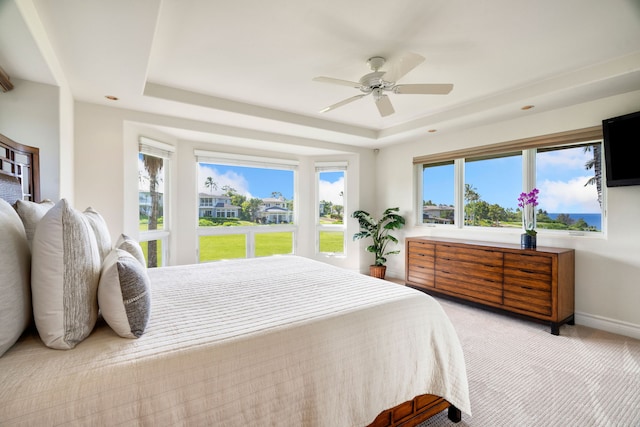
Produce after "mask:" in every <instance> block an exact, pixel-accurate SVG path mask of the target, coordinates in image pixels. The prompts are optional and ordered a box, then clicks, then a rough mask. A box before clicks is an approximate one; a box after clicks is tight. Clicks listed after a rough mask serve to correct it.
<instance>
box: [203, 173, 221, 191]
mask: <svg viewBox="0 0 640 427" xmlns="http://www.w3.org/2000/svg"><path fill="white" fill-rule="evenodd" d="M204 186H205V187H207V188H208V189H209V192H210V193H211V194H212V195H213V190H217V189H218V184H217V183H216V182H215V181H214V180H213V178H211V177H210V176H208V177H207V179H206V180H205V181H204Z"/></svg>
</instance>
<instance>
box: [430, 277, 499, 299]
mask: <svg viewBox="0 0 640 427" xmlns="http://www.w3.org/2000/svg"><path fill="white" fill-rule="evenodd" d="M435 287H436V290H439V291H443V292H447V293H450V294H454V295H459V296H464V297H470V298H473V299H476V300H480V301H485V302H492V303H496V304H502V281H501V280H488V279H485V278H483V277H477V276H474V275H460V274H459V273H456V272H450V271H445V270H436V286H435Z"/></svg>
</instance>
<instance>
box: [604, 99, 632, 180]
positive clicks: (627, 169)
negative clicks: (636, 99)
mask: <svg viewBox="0 0 640 427" xmlns="http://www.w3.org/2000/svg"><path fill="white" fill-rule="evenodd" d="M602 133H603V136H604V159H605V165H606V171H607V187H620V186H623V185H640V111H638V112H636V113H631V114H625V115H624V116H618V117H612V118H610V119H606V120H603V121H602Z"/></svg>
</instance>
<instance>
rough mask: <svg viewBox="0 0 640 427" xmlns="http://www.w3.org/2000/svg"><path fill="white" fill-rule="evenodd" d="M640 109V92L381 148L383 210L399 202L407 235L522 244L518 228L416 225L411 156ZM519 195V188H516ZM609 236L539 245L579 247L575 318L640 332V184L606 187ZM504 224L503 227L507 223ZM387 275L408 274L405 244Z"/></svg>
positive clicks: (541, 239)
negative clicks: (495, 228)
mask: <svg viewBox="0 0 640 427" xmlns="http://www.w3.org/2000/svg"><path fill="white" fill-rule="evenodd" d="M638 110H640V91H637V92H633V93H629V94H625V95H619V96H615V97H611V98H607V99H603V100H600V101H597V102H590V103H585V104H581V105H576V106H573V107H570V108H565V109H562V110H557V111H553V112H547V113H539V114H535V112H534V111H533V110H530V111H531V112H532V113H533V114H523V117H522V118H520V119H516V120H511V121H508V122H504V123H500V124H495V125H489V126H482V127H476V128H473V129H466V130H462V131H458V132H451V133H446V132H440V133H436V134H425V137H424V139H423V140H420V141H415V142H412V143H406V144H403V145H399V146H393V147H390V148H386V149H383V150H381V151H380V154H379V158H378V164H377V171H378V173H377V175H376V181H377V187H378V189H379V192H378V196H379V197H378V203H379V204H378V210H382V209H383V208H384V207H392V206H399V207H400V209H401V211H402V213H403V214H404V215H405V217H406V218H407V220H408V221H407V222H408V224H407V227H406V228H405V229H404V230H403V231H402V232H401V233H399V234H400V235H401V236H402V238H403V239H402V240H403V242H404V237H406V236H420V235H425V236H447V237H457V238H465V239H475V240H485V241H499V242H511V243H518V242H519V236H520V233H521V231H520V230H513V231H506V230H505V232H487V231H479V230H468V229H464V230H460V229H452V228H446V227H435V228H434V227H426V226H422V225H416V210H415V206H416V203H415V198H416V196H415V195H414V193H415V190H414V189H415V183H414V172H413V171H414V169H413V168H412V160H413V157H416V156H420V155H427V154H432V153H437V152H443V151H450V150H455V149H459V148H466V147H470V146H476V145H487V144H492V143H497V142H503V141H510V140H515V139H520V138H526V137H531V136H536V135H544V134H550V133H555V132H561V131H567V130H572V129H580V128H585V127H590V126H598V125H601V122H602V120H603V119H605V118H609V117H615V116H618V115H621V114H625V113H630V112H633V111H638ZM514 197H517V195H514ZM607 207H608V209H607V215H606V218H605V220H606V227H607V228H606V233H605V235H604V236H603V237H599V238H594V237H587V236H562V237H548V235H545V234H544V233H539V234H538V245H540V246H556V247H566V248H574V249H575V250H576V289H575V295H576V297H575V302H576V321H577V323H580V324H586V325H590V326H594V327H598V328H601V329H605V330H610V331H613V332H618V333H622V334H625V335H631V336H636V337H638V338H640V309H639V308H638V304H639V303H640V279H639V278H640V186H634V187H617V188H611V189H608V191H607ZM501 231H503V230H501ZM387 271H388V274H390V275H392V276H395V277H404V245H403V251H402V253H401V254H400V255H399V256H394V257H392V258H391V259H390V261H389V265H388V270H387Z"/></svg>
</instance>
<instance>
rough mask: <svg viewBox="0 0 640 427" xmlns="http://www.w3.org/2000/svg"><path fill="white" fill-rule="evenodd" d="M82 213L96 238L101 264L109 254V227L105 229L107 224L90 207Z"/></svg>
mask: <svg viewBox="0 0 640 427" xmlns="http://www.w3.org/2000/svg"><path fill="white" fill-rule="evenodd" d="M83 213H84V214H85V216H86V217H87V219H89V224H90V225H91V228H92V229H93V233H94V234H95V236H96V241H97V243H98V251H99V252H100V262H101V263H102V262H104V259H105V258H106V257H107V255H109V252H111V234H109V227H107V222H106V221H105V220H104V218H103V217H102V215H100V214H99V213H98V212H97V211H96V210H95V209H93V208H92V207H88V208H87V209H85V210H84V212H83Z"/></svg>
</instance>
